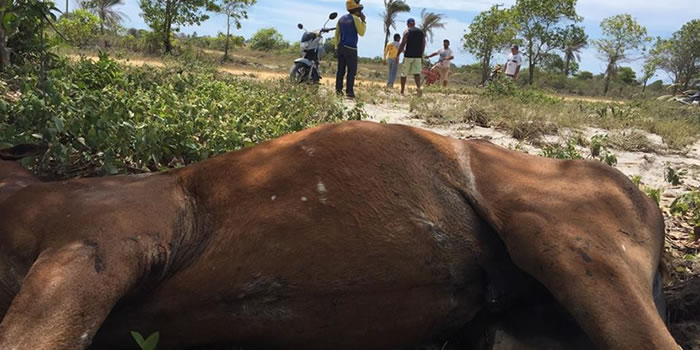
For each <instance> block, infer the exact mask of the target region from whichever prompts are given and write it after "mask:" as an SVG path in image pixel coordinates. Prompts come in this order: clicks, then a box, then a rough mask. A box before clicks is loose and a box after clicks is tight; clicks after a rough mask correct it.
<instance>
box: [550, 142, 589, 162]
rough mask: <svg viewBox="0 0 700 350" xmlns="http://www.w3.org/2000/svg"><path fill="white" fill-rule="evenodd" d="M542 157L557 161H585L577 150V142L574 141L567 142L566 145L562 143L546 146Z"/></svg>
mask: <svg viewBox="0 0 700 350" xmlns="http://www.w3.org/2000/svg"><path fill="white" fill-rule="evenodd" d="M540 156H543V157H547V158H555V159H583V155H582V154H581V152H580V151H579V150H578V149H576V142H575V141H574V140H573V139H569V140H567V141H566V143H565V144H564V145H562V144H560V143H549V144H545V145H544V147H543V148H542V152H541V153H540Z"/></svg>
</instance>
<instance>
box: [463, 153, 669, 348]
mask: <svg viewBox="0 0 700 350" xmlns="http://www.w3.org/2000/svg"><path fill="white" fill-rule="evenodd" d="M461 147H462V148H463V149H462V155H463V159H464V162H465V163H464V164H463V167H464V170H465V176H466V177H467V179H468V183H469V184H468V185H467V186H468V188H467V189H465V192H466V196H467V198H469V199H470V201H471V202H472V204H473V205H474V207H475V208H477V211H478V212H480V214H481V215H482V216H483V217H484V218H485V219H486V220H487V221H488V222H489V223H490V224H491V225H492V227H493V228H494V229H495V231H496V232H497V234H498V235H499V236H500V237H501V239H502V240H503V241H504V243H505V244H506V246H507V248H508V251H509V253H510V255H511V257H512V259H513V261H514V262H515V263H516V265H518V267H520V268H521V269H523V270H524V271H525V272H527V273H528V274H530V275H532V276H533V277H535V278H536V279H537V280H538V281H540V282H541V283H542V284H543V285H544V286H545V287H546V288H547V289H548V290H549V291H550V292H552V294H553V295H554V297H555V298H556V299H557V300H558V301H559V303H561V304H562V305H563V306H564V307H565V308H566V309H567V310H568V311H569V312H570V313H571V314H572V316H573V317H574V318H575V319H576V321H577V322H578V323H579V325H580V326H581V327H582V328H583V329H584V331H585V332H586V333H587V334H588V336H589V337H590V338H591V339H592V340H593V341H594V342H595V343H596V344H597V345H598V346H599V347H600V348H604V349H668V350H670V349H674V350H676V349H678V345H677V344H676V342H675V341H674V340H673V338H672V337H671V335H670V333H669V332H668V330H667V329H666V327H665V325H664V322H663V321H662V319H661V317H660V316H659V314H658V312H657V309H656V307H655V304H654V299H653V296H652V285H653V279H654V277H655V275H656V272H657V268H658V265H659V259H660V253H661V249H662V247H663V232H664V228H663V218H662V216H661V214H660V211H659V210H658V208H656V207H655V206H654V205H653V204H652V203H651V201H650V200H648V198H646V197H645V196H644V195H643V194H642V193H641V192H640V191H639V190H638V189H637V188H636V186H634V185H633V184H632V183H631V181H629V180H628V179H626V178H625V177H624V175H622V174H620V173H619V172H617V171H616V170H613V169H612V168H609V167H606V166H603V165H601V164H598V163H593V162H583V161H578V162H576V161H555V160H548V159H541V158H536V157H532V156H527V155H523V154H519V153H515V152H510V151H507V150H504V149H502V148H498V147H496V146H493V145H490V144H485V143H463V144H462V145H461Z"/></svg>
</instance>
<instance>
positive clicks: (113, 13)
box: [81, 0, 124, 35]
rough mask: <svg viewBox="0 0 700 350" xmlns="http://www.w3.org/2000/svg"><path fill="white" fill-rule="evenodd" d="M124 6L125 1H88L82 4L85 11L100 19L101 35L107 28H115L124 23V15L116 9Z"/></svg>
mask: <svg viewBox="0 0 700 350" xmlns="http://www.w3.org/2000/svg"><path fill="white" fill-rule="evenodd" d="M122 5H124V0H87V1H84V2H82V3H81V6H84V7H85V9H87V10H88V11H90V12H91V13H93V14H94V15H96V16H97V17H99V18H100V34H102V35H104V34H105V26H106V27H114V26H116V25H117V24H119V23H120V22H121V21H122V17H124V14H123V13H122V12H120V11H118V10H117V9H116V8H115V7H117V6H122Z"/></svg>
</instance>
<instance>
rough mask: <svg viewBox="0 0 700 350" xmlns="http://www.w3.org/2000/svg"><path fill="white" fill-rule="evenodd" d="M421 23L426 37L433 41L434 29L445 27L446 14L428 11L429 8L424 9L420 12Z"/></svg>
mask: <svg viewBox="0 0 700 350" xmlns="http://www.w3.org/2000/svg"><path fill="white" fill-rule="evenodd" d="M420 17H421V25H420V29H421V30H422V31H423V33H424V34H425V37H426V39H427V38H430V42H431V43H432V42H433V30H434V29H438V28H445V24H446V23H445V22H443V21H444V19H445V15H443V14H441V13H434V12H428V11H427V9H423V11H421V12H420Z"/></svg>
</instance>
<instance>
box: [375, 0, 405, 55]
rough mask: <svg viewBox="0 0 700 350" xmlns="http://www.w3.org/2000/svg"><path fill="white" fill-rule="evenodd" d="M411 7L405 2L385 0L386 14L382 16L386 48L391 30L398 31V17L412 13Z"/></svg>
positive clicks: (401, 0) (402, 0)
mask: <svg viewBox="0 0 700 350" xmlns="http://www.w3.org/2000/svg"><path fill="white" fill-rule="evenodd" d="M410 11H411V6H408V4H407V3H406V1H404V0H384V12H383V13H382V14H381V16H382V18H383V21H384V34H386V36H385V38H384V46H383V47H386V45H387V44H389V36H390V35H391V29H392V28H393V29H394V30H396V15H398V14H399V13H401V12H410Z"/></svg>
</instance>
